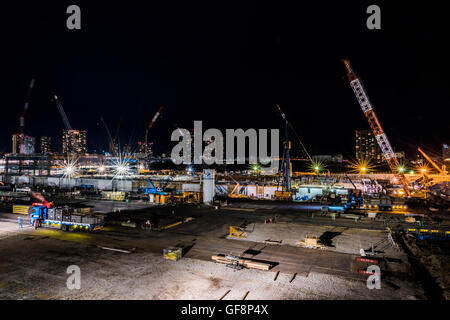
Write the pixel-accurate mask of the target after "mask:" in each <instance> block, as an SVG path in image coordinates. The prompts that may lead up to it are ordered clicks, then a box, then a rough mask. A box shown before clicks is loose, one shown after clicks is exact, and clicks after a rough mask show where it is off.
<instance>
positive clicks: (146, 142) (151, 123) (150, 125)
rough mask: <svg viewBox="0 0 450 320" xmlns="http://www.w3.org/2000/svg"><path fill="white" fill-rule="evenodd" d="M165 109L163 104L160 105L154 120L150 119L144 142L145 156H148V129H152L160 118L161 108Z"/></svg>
mask: <svg viewBox="0 0 450 320" xmlns="http://www.w3.org/2000/svg"><path fill="white" fill-rule="evenodd" d="M162 109H163V106H160V107H159V109H158V111H156V113H155V115H154V116H153V118H152V121H150V123H149V124H148V127H147V128H146V129H145V142H144V143H145V144H144V149H145V156H147V152H148V150H147V148H148V141H147V140H148V130H149V129H151V127H153V125H154V124H155V122H156V120H157V119H158V117H159V115H160V113H161V110H162Z"/></svg>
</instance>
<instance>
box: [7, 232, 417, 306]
mask: <svg viewBox="0 0 450 320" xmlns="http://www.w3.org/2000/svg"><path fill="white" fill-rule="evenodd" d="M45 234H46V233H41V232H39V231H38V232H32V235H31V236H28V235H24V234H21V235H19V236H14V237H10V238H8V239H4V240H2V242H1V243H0V249H1V252H2V259H1V262H0V299H200V300H208V299H211V300H216V299H219V298H220V297H221V296H222V295H223V294H224V293H225V292H226V291H227V290H231V291H230V293H229V294H228V295H227V296H226V297H225V300H228V299H237V300H239V299H241V298H242V297H243V295H244V294H245V293H246V292H247V291H249V294H248V296H247V299H249V300H252V299H333V300H334V299H417V298H420V297H421V294H422V293H421V291H420V289H418V288H417V287H416V286H415V285H414V284H410V283H408V282H404V283H402V284H401V288H400V289H399V290H397V291H393V290H392V289H390V288H389V287H388V286H385V285H382V288H381V289H380V290H376V289H374V290H369V289H367V287H366V283H365V282H364V281H359V280H350V279H346V278H343V277H339V276H333V275H328V274H326V273H316V272H311V273H309V274H308V275H307V276H301V275H298V276H297V277H296V278H295V279H294V280H293V281H292V282H291V283H289V280H290V279H291V278H292V275H291V274H283V273H280V275H279V276H278V278H277V280H276V281H274V280H273V279H274V275H275V272H273V271H272V272H271V271H269V272H267V271H259V270H249V269H243V270H239V271H235V270H232V269H229V268H227V267H226V266H224V265H221V264H216V263H214V262H210V261H203V260H198V259H191V258H183V259H181V260H180V261H177V262H173V261H169V260H164V259H163V257H162V254H161V253H159V254H158V253H154V252H146V251H145V250H137V251H136V252H135V253H132V254H126V253H119V252H113V251H107V250H102V249H100V248H97V247H95V246H92V245H89V244H86V243H85V242H84V240H85V239H84V237H83V236H80V237H75V236H74V238H73V239H71V240H68V239H66V238H61V239H58V238H53V237H51V236H48V235H45ZM47 234H48V233H47ZM77 238H78V239H77ZM70 265H78V266H79V267H80V270H81V288H80V289H79V290H76V289H75V290H69V289H68V288H67V286H66V281H67V279H68V277H69V274H67V273H66V270H67V268H68V267H69V266H70Z"/></svg>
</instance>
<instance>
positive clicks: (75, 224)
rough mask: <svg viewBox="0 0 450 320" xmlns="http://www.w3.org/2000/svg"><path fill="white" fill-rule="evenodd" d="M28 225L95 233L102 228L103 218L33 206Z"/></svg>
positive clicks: (64, 209) (101, 216) (63, 209)
mask: <svg viewBox="0 0 450 320" xmlns="http://www.w3.org/2000/svg"><path fill="white" fill-rule="evenodd" d="M30 225H32V226H35V227H45V228H56V229H61V230H63V231H75V230H85V231H96V230H100V229H102V228H103V226H104V217H103V215H93V214H82V213H76V212H74V210H73V209H70V208H47V207H46V206H33V207H32V208H31V209H30Z"/></svg>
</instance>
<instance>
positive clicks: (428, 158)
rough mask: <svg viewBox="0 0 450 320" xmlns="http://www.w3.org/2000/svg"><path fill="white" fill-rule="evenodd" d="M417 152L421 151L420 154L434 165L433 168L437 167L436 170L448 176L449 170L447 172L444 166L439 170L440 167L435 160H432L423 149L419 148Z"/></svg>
mask: <svg viewBox="0 0 450 320" xmlns="http://www.w3.org/2000/svg"><path fill="white" fill-rule="evenodd" d="M417 150H419V152H420V153H421V154H422V155H423V156H424V158H425V159H427V160H428V162H429V163H431V164H432V165H433V167H435V168H436V170H437V171H438V172H439V173H440V174H447V170H445V166H443V167H442V168H439V166H438V165H437V164H436V163H435V162H434V161H433V160H431V158H430V157H429V156H428V155H427V154H426V153H425V152H424V151H423V150H422V149H420V148H417Z"/></svg>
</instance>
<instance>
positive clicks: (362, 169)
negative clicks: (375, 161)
mask: <svg viewBox="0 0 450 320" xmlns="http://www.w3.org/2000/svg"><path fill="white" fill-rule="evenodd" d="M366 171H367V168H366V167H364V166H363V167H361V168H359V172H360V173H362V174H364V173H366Z"/></svg>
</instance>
